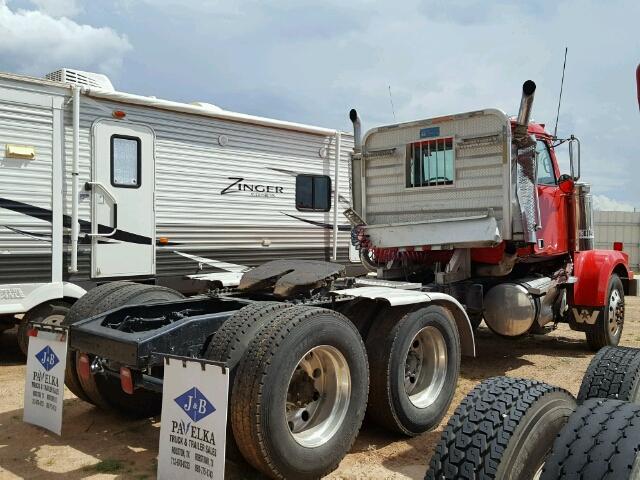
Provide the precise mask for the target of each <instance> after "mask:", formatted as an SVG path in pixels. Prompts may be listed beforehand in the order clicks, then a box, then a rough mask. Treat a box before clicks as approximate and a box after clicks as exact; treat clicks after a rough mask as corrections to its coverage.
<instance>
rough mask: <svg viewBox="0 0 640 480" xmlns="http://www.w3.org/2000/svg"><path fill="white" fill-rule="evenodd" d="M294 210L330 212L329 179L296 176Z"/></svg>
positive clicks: (320, 176) (322, 176) (316, 176)
mask: <svg viewBox="0 0 640 480" xmlns="http://www.w3.org/2000/svg"><path fill="white" fill-rule="evenodd" d="M296 208H297V209H298V210H304V211H314V212H328V211H329V210H331V178H330V177H328V176H326V175H298V176H297V177H296Z"/></svg>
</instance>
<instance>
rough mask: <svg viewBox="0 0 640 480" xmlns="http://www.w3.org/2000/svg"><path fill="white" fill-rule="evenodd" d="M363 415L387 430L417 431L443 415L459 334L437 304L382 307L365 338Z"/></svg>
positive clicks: (457, 367) (457, 361)
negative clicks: (366, 370) (367, 382)
mask: <svg viewBox="0 0 640 480" xmlns="http://www.w3.org/2000/svg"><path fill="white" fill-rule="evenodd" d="M367 353H368V357H369V365H370V367H369V368H370V370H371V386H370V395H369V405H368V407H367V416H368V418H370V419H371V420H373V421H374V422H375V423H377V424H378V425H380V426H381V427H384V428H386V429H388V430H390V431H392V432H397V433H401V434H404V435H411V436H413V435H418V434H420V433H423V432H426V431H427V430H430V429H432V428H434V427H435V426H437V425H438V424H439V423H440V421H441V420H442V418H443V417H444V415H445V414H446V412H447V410H448V408H449V406H450V404H451V401H452V399H453V395H454V393H455V389H456V384H457V383H458V375H459V372H460V359H461V351H460V337H459V334H458V329H457V327H456V323H455V320H454V318H453V316H452V315H451V314H450V312H449V311H448V310H447V309H445V308H444V307H441V306H439V305H429V306H427V307H421V308H417V309H415V308H406V307H405V308H403V307H394V308H389V309H387V310H385V311H383V312H382V313H381V314H380V316H379V317H377V319H376V322H375V325H374V326H373V327H372V329H371V333H370V334H369V337H368V338H367Z"/></svg>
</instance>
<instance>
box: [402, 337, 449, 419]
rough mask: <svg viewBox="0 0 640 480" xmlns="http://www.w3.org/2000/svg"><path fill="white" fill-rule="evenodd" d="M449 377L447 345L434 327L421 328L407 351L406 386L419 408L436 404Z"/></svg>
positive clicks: (412, 401) (407, 391)
mask: <svg viewBox="0 0 640 480" xmlns="http://www.w3.org/2000/svg"><path fill="white" fill-rule="evenodd" d="M446 377H447V344H446V342H445V340H444V336H443V335H442V333H441V332H440V330H438V329H437V328H435V327H432V326H428V327H424V328H423V329H422V330H420V331H419V332H418V333H417V334H416V335H415V337H413V340H411V343H410V344H409V349H408V350H407V355H406V359H405V369H404V388H405V391H406V393H407V395H408V396H409V400H410V401H411V403H412V404H413V405H414V406H415V407H417V408H426V407H428V406H429V405H431V404H433V403H434V402H435V401H436V400H437V399H438V397H439V396H440V392H442V389H443V388H444V383H445V380H446Z"/></svg>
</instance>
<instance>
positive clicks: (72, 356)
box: [62, 282, 131, 403]
mask: <svg viewBox="0 0 640 480" xmlns="http://www.w3.org/2000/svg"><path fill="white" fill-rule="evenodd" d="M127 285H131V282H111V283H106V284H104V285H100V286H97V287H95V288H93V289H91V290H89V291H88V292H87V293H85V294H84V295H83V296H82V297H80V298H79V299H78V300H77V301H76V302H75V303H74V304H73V305H72V306H71V308H70V309H69V312H68V313H67V315H66V316H65V318H64V320H63V321H62V325H65V326H70V325H73V324H74V323H76V322H78V321H80V320H84V319H85V318H89V317H90V316H91V312H92V311H93V309H94V308H95V306H96V304H97V303H98V302H99V301H100V300H101V299H102V298H103V297H105V296H107V295H109V294H110V293H111V292H114V291H116V290H119V289H121V288H124V287H126V286H127ZM64 384H65V385H66V386H67V388H68V389H69V390H71V392H72V393H73V394H74V395H75V396H76V397H78V398H80V399H81V400H84V401H85V402H89V403H93V402H92V401H91V399H90V398H89V396H88V395H87V394H86V393H84V390H83V389H82V384H81V383H80V378H79V377H78V371H77V368H76V352H75V350H72V349H71V348H68V349H67V364H66V367H65V371H64Z"/></svg>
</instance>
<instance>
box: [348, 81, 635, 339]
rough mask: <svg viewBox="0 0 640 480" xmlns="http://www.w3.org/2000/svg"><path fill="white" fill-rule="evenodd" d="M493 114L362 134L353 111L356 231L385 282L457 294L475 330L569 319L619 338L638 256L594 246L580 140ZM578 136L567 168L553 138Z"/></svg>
mask: <svg viewBox="0 0 640 480" xmlns="http://www.w3.org/2000/svg"><path fill="white" fill-rule="evenodd" d="M534 93H535V84H534V83H533V82H532V81H527V82H525V83H524V85H523V92H522V100H521V104H520V110H519V112H518V115H517V117H516V118H511V119H510V118H508V117H507V116H506V115H505V114H504V113H503V112H501V111H499V110H494V109H486V110H479V111H474V112H469V113H463V114H457V115H450V116H443V117H437V118H432V119H427V120H420V121H415V122H407V123H402V124H396V125H388V126H382V127H377V128H374V129H372V130H370V131H369V132H367V133H366V134H365V135H364V137H363V138H362V140H361V139H360V137H359V133H360V120H359V119H358V115H357V113H356V112H355V110H354V111H352V112H351V115H350V116H351V119H352V121H353V123H354V132H355V135H356V138H355V144H354V145H355V146H354V153H353V156H352V158H353V160H352V162H353V165H354V168H353V178H352V183H353V194H354V199H353V205H354V208H353V210H354V211H353V212H350V213H349V216H350V219H351V222H352V224H353V225H354V231H353V233H352V238H353V241H354V243H355V244H356V248H358V249H359V250H360V256H361V260H362V262H363V264H364V265H365V266H366V267H368V268H369V269H370V270H372V271H375V272H377V275H378V277H379V278H388V279H400V278H403V279H406V278H411V279H413V280H414V281H419V282H421V283H423V284H424V285H425V288H430V289H432V290H434V291H443V292H448V293H452V294H453V295H454V296H455V297H456V298H458V299H459V300H460V301H461V302H462V303H464V304H465V305H466V306H467V311H468V313H469V316H470V317H471V319H472V322H473V323H474V324H475V325H476V326H477V325H479V324H480V323H481V322H482V320H483V319H484V321H485V323H486V324H487V326H488V327H489V328H490V329H491V330H493V331H494V332H495V333H497V334H499V335H504V336H519V335H523V334H525V333H528V332H543V331H545V330H544V327H545V325H547V324H556V323H558V322H568V323H569V325H570V326H571V328H574V329H577V330H582V331H585V333H586V336H587V340H588V343H589V345H590V346H591V347H592V348H594V349H597V348H600V347H602V346H605V345H615V344H617V343H618V341H619V338H620V334H621V332H622V327H623V323H624V295H625V294H629V293H630V292H632V291H636V290H637V289H636V288H635V282H636V281H635V280H634V279H633V273H632V272H631V271H630V270H629V268H628V257H627V255H626V254H625V253H624V252H621V251H615V250H594V247H593V244H594V242H593V226H592V224H593V222H592V209H591V195H590V186H589V185H588V184H585V183H582V182H579V179H580V143H579V141H578V139H577V138H576V137H574V136H571V137H570V138H568V139H565V140H562V139H556V138H553V136H552V135H550V134H549V133H548V132H546V131H545V129H544V126H543V125H542V124H537V123H533V122H530V121H529V117H530V113H531V108H532V104H533V97H534ZM565 142H568V143H569V152H570V160H571V162H570V163H571V171H570V173H569V174H565V175H561V174H560V170H559V166H558V161H557V158H556V153H555V147H554V143H557V144H559V143H565Z"/></svg>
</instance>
